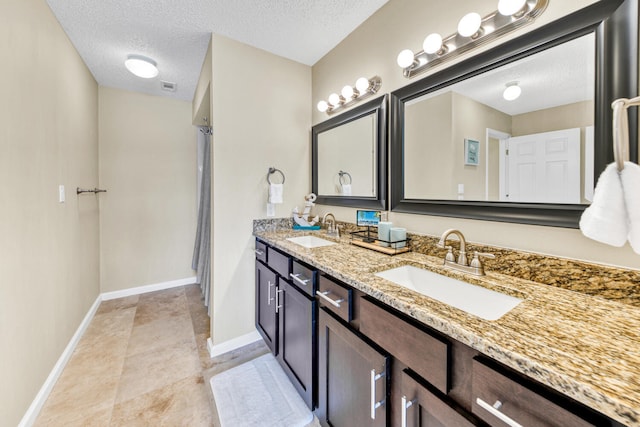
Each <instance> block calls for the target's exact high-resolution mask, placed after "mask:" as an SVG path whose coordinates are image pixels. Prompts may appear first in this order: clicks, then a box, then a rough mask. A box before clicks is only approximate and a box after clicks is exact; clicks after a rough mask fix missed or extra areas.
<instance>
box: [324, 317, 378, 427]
mask: <svg viewBox="0 0 640 427" xmlns="http://www.w3.org/2000/svg"><path fill="white" fill-rule="evenodd" d="M325 310H326V309H325V308H322V309H320V310H319V312H320V314H319V328H318V341H319V343H318V360H319V362H318V363H319V365H318V409H317V415H318V418H319V419H320V423H321V424H322V425H323V426H332V427H351V426H358V427H366V426H386V425H387V421H388V415H387V399H388V372H387V370H388V364H389V360H388V356H386V355H385V354H383V353H381V352H379V351H378V350H376V349H375V348H374V347H372V346H370V345H369V344H368V343H367V342H366V341H364V340H363V339H362V338H360V337H359V336H358V335H356V333H354V332H352V331H351V330H350V329H349V328H348V327H347V326H345V325H344V324H342V323H341V322H339V321H338V320H337V319H335V318H334V317H333V316H332V315H330V314H328V312H327V311H325Z"/></svg>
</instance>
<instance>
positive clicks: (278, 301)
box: [276, 289, 284, 313]
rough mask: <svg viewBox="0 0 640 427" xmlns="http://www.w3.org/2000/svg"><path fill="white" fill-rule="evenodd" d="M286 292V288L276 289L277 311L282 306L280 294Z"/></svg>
mask: <svg viewBox="0 0 640 427" xmlns="http://www.w3.org/2000/svg"><path fill="white" fill-rule="evenodd" d="M282 292H284V289H280V290H276V313H278V311H279V310H280V309H281V308H282V306H281V305H280V297H279V295H280V294H281V293H282Z"/></svg>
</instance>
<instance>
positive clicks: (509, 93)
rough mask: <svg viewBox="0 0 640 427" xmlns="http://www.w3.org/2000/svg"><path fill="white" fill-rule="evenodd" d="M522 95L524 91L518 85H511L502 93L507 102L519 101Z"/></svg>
mask: <svg viewBox="0 0 640 427" xmlns="http://www.w3.org/2000/svg"><path fill="white" fill-rule="evenodd" d="M521 93H522V89H521V88H520V86H518V83H509V84H508V85H507V87H506V88H505V90H504V92H502V97H503V98H504V99H506V100H507V101H513V100H515V99H518V97H519V96H520V94H521Z"/></svg>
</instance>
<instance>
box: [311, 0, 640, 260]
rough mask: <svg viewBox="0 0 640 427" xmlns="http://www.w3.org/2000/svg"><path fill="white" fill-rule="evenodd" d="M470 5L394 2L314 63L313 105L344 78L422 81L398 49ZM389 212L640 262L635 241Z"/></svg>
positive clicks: (581, 255) (446, 25)
mask: <svg viewBox="0 0 640 427" xmlns="http://www.w3.org/2000/svg"><path fill="white" fill-rule="evenodd" d="M594 2H595V1H594V0H575V1H571V2H564V1H552V2H549V6H548V8H547V10H546V11H545V12H544V13H543V14H542V15H541V16H540V17H539V18H538V19H537V20H536V21H535V22H534V23H533V24H532V25H529V26H526V27H524V28H521V29H518V30H517V31H515V32H513V33H512V34H511V35H509V36H506V37H503V38H501V39H499V40H497V41H494V42H492V43H489V44H488V45H486V46H483V47H482V48H480V49H477V50H474V51H473V52H469V53H467V54H465V55H463V56H461V58H460V59H464V58H468V57H469V56H470V55H474V54H476V53H477V52H481V51H483V50H485V49H490V48H491V47H493V46H495V45H496V44H499V43H503V42H504V41H505V40H508V39H510V38H513V37H516V36H518V35H522V34H524V33H526V32H529V31H531V30H532V29H534V28H538V27H540V26H542V25H544V24H546V23H549V22H551V21H553V20H556V19H558V18H560V17H562V16H564V15H567V14H569V13H571V12H574V11H576V10H578V9H580V8H582V7H585V6H588V5H589V4H592V3H594ZM473 5H474V9H475V10H477V11H479V12H480V13H488V12H490V11H492V10H495V7H496V2H495V1H494V0H478V1H474V2H473ZM468 11H469V2H468V1H467V0H450V1H446V2H426V1H424V0H390V1H389V3H387V4H386V5H385V6H384V7H383V8H382V9H380V10H379V11H378V12H377V13H375V14H374V15H373V16H372V17H371V18H369V19H368V20H367V21H365V22H364V23H363V24H362V25H361V26H360V27H358V28H357V29H356V30H355V31H354V32H352V33H351V34H350V35H349V37H347V38H346V39H345V40H344V41H342V43H340V44H339V45H338V46H337V47H336V48H335V49H333V50H332V51H331V52H329V53H328V54H327V55H326V56H325V57H324V58H322V59H321V60H320V61H318V62H317V63H316V64H315V65H314V66H313V69H312V71H313V92H312V93H313V100H312V102H311V103H310V105H311V106H312V108H313V106H314V105H315V104H316V103H317V102H318V101H319V100H320V99H324V98H326V96H327V95H328V94H329V93H331V92H335V91H336V90H338V89H339V88H341V87H342V85H344V84H345V82H350V81H352V80H354V79H355V78H357V77H359V76H366V77H370V76H374V75H378V76H380V77H381V78H382V88H381V90H382V91H383V92H391V91H393V90H395V89H398V88H400V87H402V86H405V85H407V84H409V83H411V82H413V81H415V80H416V79H415V78H414V79H406V78H404V77H403V76H402V72H401V70H400V68H399V67H398V66H397V64H396V56H397V55H398V52H400V51H401V50H402V49H405V48H411V49H413V50H414V51H417V50H420V46H421V44H422V40H424V37H425V36H426V34H427V33H429V32H432V31H433V32H440V33H441V34H450V33H452V32H453V31H455V28H456V25H457V22H458V19H459V18H460V17H461V16H462V15H464V14H465V13H467V12H468ZM454 62H455V61H454ZM454 62H449V63H448V64H444V65H441V66H439V67H436V68H435V70H434V71H439V70H442V69H443V68H445V67H447V66H448V65H450V64H452V63H454ZM425 75H426V74H425ZM423 76H424V75H422V76H420V77H423ZM420 77H418V78H420ZM326 118H327V116H326V114H323V113H320V112H318V111H317V110H315V108H314V109H313V123H314V124H316V123H320V122H322V121H324V120H326ZM319 208H320V209H319V210H320V211H324V212H326V211H331V212H333V213H335V214H336V216H337V218H338V219H340V220H345V221H351V222H353V221H354V220H355V210H354V209H347V208H339V207H335V206H321V207H319ZM390 218H391V220H392V221H394V222H395V223H396V224H398V225H400V226H404V227H407V229H409V230H410V231H414V232H420V233H426V234H431V235H440V234H441V233H442V231H444V230H445V229H447V228H450V227H457V228H460V229H462V231H463V232H464V233H465V234H466V236H467V238H468V239H469V240H470V241H473V242H484V243H487V244H492V245H498V246H503V247H509V248H517V249H522V250H530V251H536V252H541V253H547V254H554V255H559V256H567V257H574V258H578V259H585V260H591V261H597V262H603V263H610V264H615V265H622V266H628V267H632V268H640V257H638V256H637V255H636V254H635V253H634V252H633V251H632V250H631V249H630V248H629V247H628V246H626V247H623V248H612V247H610V246H606V245H603V244H600V243H596V242H594V241H591V240H589V239H587V238H585V237H583V236H582V234H581V233H580V231H578V230H573V229H563V228H554V227H540V226H527V225H520V224H507V223H498V222H489V221H474V220H463V219H454V218H444V217H432V216H425V215H408V214H397V213H392V214H391V215H390ZM541 236H543V238H541Z"/></svg>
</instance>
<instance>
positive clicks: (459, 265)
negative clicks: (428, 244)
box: [438, 228, 495, 276]
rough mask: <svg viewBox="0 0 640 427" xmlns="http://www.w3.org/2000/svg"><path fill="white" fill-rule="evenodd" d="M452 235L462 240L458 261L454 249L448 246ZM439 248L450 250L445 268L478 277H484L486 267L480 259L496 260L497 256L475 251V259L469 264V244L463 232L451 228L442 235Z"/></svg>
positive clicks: (445, 260) (446, 257)
mask: <svg viewBox="0 0 640 427" xmlns="http://www.w3.org/2000/svg"><path fill="white" fill-rule="evenodd" d="M451 234H455V235H456V236H458V240H460V251H459V252H458V259H457V260H456V258H455V256H454V255H453V247H452V246H448V245H446V243H447V238H449V236H450V235H451ZM438 247H439V248H444V249H447V250H448V251H447V254H446V255H445V257H444V266H445V267H449V268H452V269H454V270H459V271H463V272H465V273H471V274H475V275H476V276H483V275H484V266H483V265H482V261H481V260H480V257H485V258H495V255H493V254H487V253H483V252H478V251H473V259H472V260H471V263H467V242H466V240H465V238H464V235H463V234H462V232H461V231H460V230H456V229H453V228H450V229H449V230H446V231H445V232H444V233H442V237H440V241H439V242H438Z"/></svg>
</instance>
